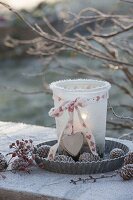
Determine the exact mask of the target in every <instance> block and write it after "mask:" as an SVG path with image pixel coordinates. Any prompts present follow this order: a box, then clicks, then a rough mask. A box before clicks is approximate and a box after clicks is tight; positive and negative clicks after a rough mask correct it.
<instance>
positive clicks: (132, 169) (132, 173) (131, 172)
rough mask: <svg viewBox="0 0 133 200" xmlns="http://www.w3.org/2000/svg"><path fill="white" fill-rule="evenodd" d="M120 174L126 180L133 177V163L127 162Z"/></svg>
mask: <svg viewBox="0 0 133 200" xmlns="http://www.w3.org/2000/svg"><path fill="white" fill-rule="evenodd" d="M120 176H121V177H122V178H123V179H124V180H129V179H131V178H133V164H127V165H125V166H123V167H122V169H121V171H120Z"/></svg>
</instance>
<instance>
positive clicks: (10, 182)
mask: <svg viewBox="0 0 133 200" xmlns="http://www.w3.org/2000/svg"><path fill="white" fill-rule="evenodd" d="M22 138H25V139H28V138H31V139H32V140H33V141H34V144H38V143H40V142H44V141H46V140H51V139H55V138H56V134H55V129H52V128H45V127H39V126H31V125H26V124H22V123H6V122H0V152H3V153H5V154H6V152H7V150H8V145H9V143H11V142H14V141H15V140H16V139H22ZM119 141H120V142H123V143H124V144H126V145H128V146H129V148H130V150H133V143H132V142H131V141H127V140H125V141H124V140H123V141H122V140H119ZM5 175H6V179H4V180H3V179H2V178H0V200H59V199H61V200H65V199H69V200H71V199H73V200H104V199H105V200H133V180H130V181H123V180H122V179H121V177H119V176H116V177H114V178H107V179H100V180H97V182H96V183H91V182H87V183H85V184H83V183H78V184H77V185H73V184H70V180H71V179H75V178H78V177H87V175H86V176H85V175H82V176H81V175H80V176H79V175H64V174H55V173H50V172H46V171H44V170H41V169H39V168H34V169H33V171H32V173H31V174H24V173H20V174H18V173H16V174H13V173H12V172H6V173H5Z"/></svg>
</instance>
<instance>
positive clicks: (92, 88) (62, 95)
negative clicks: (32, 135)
mask: <svg viewBox="0 0 133 200" xmlns="http://www.w3.org/2000/svg"><path fill="white" fill-rule="evenodd" d="M110 87H111V85H110V83H108V82H106V81H100V80H91V79H74V80H61V81H56V82H53V83H51V84H50V88H51V89H52V91H53V99H54V105H55V107H59V106H60V105H61V104H62V103H63V102H65V101H73V100H75V99H76V98H85V99H87V101H88V104H87V106H86V107H83V108H81V107H80V108H79V109H80V113H81V116H82V119H83V120H84V121H85V123H86V124H87V125H88V126H89V128H90V130H91V131H92V133H93V135H94V138H95V142H96V147H97V152H98V154H99V155H100V156H102V155H103V154H104V147H105V133H106V114H107V99H108V96H109V95H108V91H109V89H110ZM68 119H69V115H68V112H67V111H65V112H64V113H63V114H62V115H61V116H60V117H56V129H57V137H58V138H59V136H60V134H61V133H62V131H63V130H64V128H65V126H66V124H67V122H68ZM73 124H74V132H75V133H76V132H82V126H81V124H80V122H79V118H78V115H77V113H76V112H74V121H73ZM84 142H85V141H84Z"/></svg>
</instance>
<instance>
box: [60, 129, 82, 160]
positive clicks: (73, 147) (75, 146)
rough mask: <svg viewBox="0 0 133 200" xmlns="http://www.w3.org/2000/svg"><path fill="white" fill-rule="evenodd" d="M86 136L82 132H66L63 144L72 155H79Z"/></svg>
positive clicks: (62, 140)
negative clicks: (68, 133) (69, 133)
mask: <svg viewBox="0 0 133 200" xmlns="http://www.w3.org/2000/svg"><path fill="white" fill-rule="evenodd" d="M83 141H84V137H83V135H82V133H75V134H73V135H67V134H64V135H63V136H62V139H61V143H60V144H61V146H62V148H63V149H64V150H66V151H67V152H68V153H69V154H70V155H71V156H77V155H78V153H79V152H80V149H81V148H82V146H83Z"/></svg>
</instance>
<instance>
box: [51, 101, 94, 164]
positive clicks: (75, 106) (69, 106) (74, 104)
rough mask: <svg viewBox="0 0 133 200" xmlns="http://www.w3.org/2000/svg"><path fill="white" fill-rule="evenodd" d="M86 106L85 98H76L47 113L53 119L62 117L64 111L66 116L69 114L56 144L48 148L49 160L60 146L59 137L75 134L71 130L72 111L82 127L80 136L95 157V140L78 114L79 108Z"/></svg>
mask: <svg viewBox="0 0 133 200" xmlns="http://www.w3.org/2000/svg"><path fill="white" fill-rule="evenodd" d="M88 104H89V102H88V100H87V99H86V98H80V97H79V98H76V99H75V100H73V101H65V102H63V103H62V104H61V105H60V106H59V107H57V108H52V109H51V110H50V111H49V115H50V116H51V117H55V118H56V117H60V116H62V114H63V113H64V111H68V114H69V119H68V122H67V124H66V127H65V128H64V130H63V131H62V133H61V134H60V136H59V138H58V142H57V143H56V144H55V145H54V146H52V147H51V148H50V151H49V154H48V159H49V160H52V159H54V157H55V154H56V151H57V149H58V147H59V144H60V141H61V137H62V135H63V134H65V133H66V132H67V133H69V134H76V133H74V130H73V118H74V111H75V112H77V115H78V118H79V122H80V124H81V126H82V134H83V135H84V137H85V139H86V141H87V144H88V146H89V148H90V151H91V152H92V153H93V154H95V155H97V152H96V143H95V138H94V136H93V134H92V131H91V129H90V127H89V126H87V124H86V123H85V121H84V119H83V118H82V115H81V112H80V108H84V107H87V106H88Z"/></svg>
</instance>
